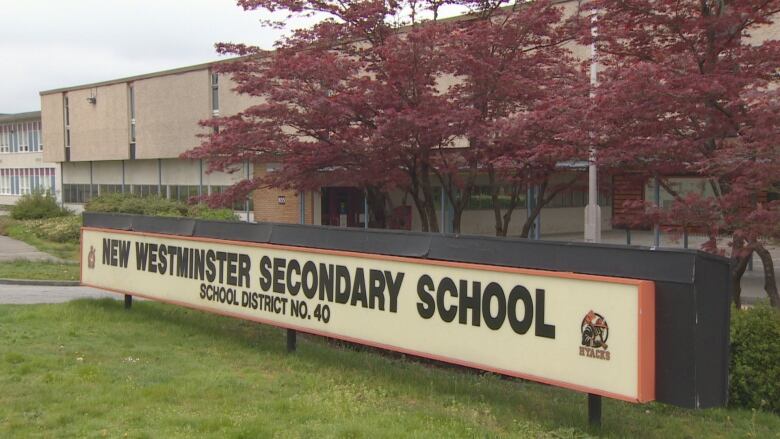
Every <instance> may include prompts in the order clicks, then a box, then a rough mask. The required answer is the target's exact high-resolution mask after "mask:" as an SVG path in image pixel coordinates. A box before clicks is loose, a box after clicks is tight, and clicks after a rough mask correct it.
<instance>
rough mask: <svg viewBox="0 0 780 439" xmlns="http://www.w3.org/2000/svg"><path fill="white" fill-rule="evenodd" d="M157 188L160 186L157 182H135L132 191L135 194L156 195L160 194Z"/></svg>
mask: <svg viewBox="0 0 780 439" xmlns="http://www.w3.org/2000/svg"><path fill="white" fill-rule="evenodd" d="M157 189H158V187H157V185H156V184H134V185H133V186H132V188H131V189H130V191H131V192H132V193H133V195H138V196H140V197H151V196H154V197H156V196H158V195H159V192H157Z"/></svg>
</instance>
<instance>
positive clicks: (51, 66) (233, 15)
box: [0, 0, 458, 114]
mask: <svg viewBox="0 0 780 439" xmlns="http://www.w3.org/2000/svg"><path fill="white" fill-rule="evenodd" d="M446 12H447V13H444V14H442V16H446V15H455V14H457V13H458V11H456V10H449V11H446ZM284 16H285V14H284V13H283V12H280V13H277V15H276V16H269V15H268V13H267V12H261V11H249V12H247V11H244V10H243V9H242V8H241V7H239V6H237V5H236V1H235V0H0V114H2V113H21V112H25V111H38V110H40V95H39V92H40V91H43V90H51V89H55V88H63V87H70V86H75V85H81V84H88V83H91V82H98V81H106V80H110V79H116V78H123V77H127V76H134V75H140V74H144V73H151V72H156V71H160V70H167V69H173V68H177V67H183V66H188V65H193V64H200V63H204V62H208V61H214V60H217V59H220V55H218V54H217V53H216V50H215V49H214V44H215V43H217V42H233V43H246V44H253V45H256V46H260V47H261V48H263V49H271V48H273V46H274V42H275V41H276V40H278V39H279V38H280V37H281V36H282V35H283V33H282V31H280V30H278V29H272V28H268V27H264V26H263V25H262V24H261V23H260V21H261V20H263V19H269V18H273V19H280V18H282V17H284ZM316 20H317V19H316V18H307V19H296V21H295V22H292V23H289V24H288V27H290V28H300V27H305V26H309V25H311V24H312V23H314V22H315V21H316Z"/></svg>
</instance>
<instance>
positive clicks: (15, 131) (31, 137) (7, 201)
mask: <svg viewBox="0 0 780 439" xmlns="http://www.w3.org/2000/svg"><path fill="white" fill-rule="evenodd" d="M43 148H44V143H43V139H42V136H41V112H40V111H32V112H28V113H17V114H0V206H9V205H12V204H14V203H16V201H17V200H19V198H20V197H21V196H22V195H25V194H29V193H32V192H34V191H41V192H49V193H50V194H55V193H59V191H60V186H59V164H57V163H50V162H47V161H44V159H43Z"/></svg>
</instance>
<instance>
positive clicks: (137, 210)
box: [84, 193, 237, 221]
mask: <svg viewBox="0 0 780 439" xmlns="http://www.w3.org/2000/svg"><path fill="white" fill-rule="evenodd" d="M84 210H86V211H87V212H107V213H130V214H136V215H150V216H174V217H192V218H199V219H211V220H226V221H235V220H236V219H237V218H236V215H235V214H234V213H233V211H232V210H230V209H211V208H209V207H207V206H205V205H202V204H197V205H187V204H185V203H182V202H181V201H176V200H170V199H167V198H162V197H156V196H151V197H140V196H138V195H133V194H120V193H116V194H106V195H101V196H99V197H96V198H93V199H92V200H91V201H90V202H89V203H87V204H86V205H85V206H84Z"/></svg>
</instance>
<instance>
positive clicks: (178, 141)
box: [133, 69, 211, 159]
mask: <svg viewBox="0 0 780 439" xmlns="http://www.w3.org/2000/svg"><path fill="white" fill-rule="evenodd" d="M133 86H134V88H135V107H136V110H135V114H136V116H135V118H136V158H138V159H151V158H155V159H156V158H176V157H178V156H179V155H180V154H181V153H183V152H185V151H187V150H189V149H192V148H193V147H195V146H197V145H199V144H200V140H199V139H198V138H197V137H196V136H197V134H199V133H204V132H206V131H205V130H204V129H202V128H201V127H199V126H198V121H200V120H203V119H208V118H209V117H211V104H210V102H211V101H210V93H211V88H210V87H211V86H210V83H209V72H208V69H203V70H196V71H192V72H185V73H179V74H175V75H166V76H157V77H152V78H148V79H142V80H138V81H134V83H133Z"/></svg>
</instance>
